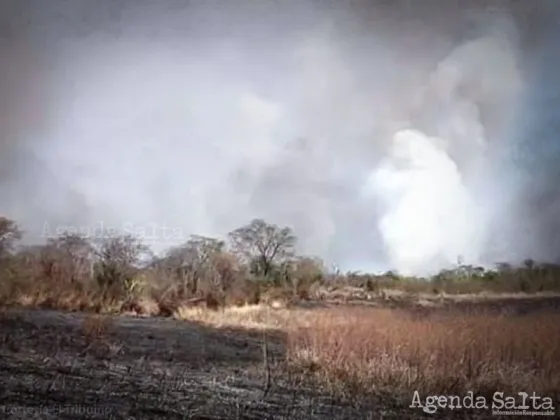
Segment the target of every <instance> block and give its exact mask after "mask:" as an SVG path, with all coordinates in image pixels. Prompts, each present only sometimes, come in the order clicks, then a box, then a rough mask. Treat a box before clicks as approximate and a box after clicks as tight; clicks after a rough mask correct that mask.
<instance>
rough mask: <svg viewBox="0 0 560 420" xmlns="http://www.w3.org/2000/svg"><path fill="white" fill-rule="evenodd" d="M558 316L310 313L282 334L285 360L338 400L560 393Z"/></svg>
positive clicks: (363, 311) (368, 310) (370, 310)
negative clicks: (378, 395) (417, 392)
mask: <svg viewBox="0 0 560 420" xmlns="http://www.w3.org/2000/svg"><path fill="white" fill-rule="evenodd" d="M559 322H560V315H558V314H534V315H527V316H524V317H515V318H513V317H512V318H507V317H502V316H497V315H494V316H488V315H486V316H483V315H467V314H453V315H451V314H448V315H446V316H439V317H435V316H428V317H422V318H420V319H419V318H415V317H414V316H411V315H410V314H405V313H402V312H398V311H394V310H389V309H377V308H365V307H362V308H337V309H328V310H317V311H314V313H313V315H311V319H307V322H306V323H307V325H304V326H296V327H294V328H291V329H290V330H289V334H288V337H289V350H288V358H289V361H290V362H291V364H292V365H293V366H295V367H297V368H298V369H300V370H301V371H307V372H313V373H314V375H315V376H316V377H317V378H319V379H320V380H321V382H322V383H323V384H324V385H327V386H328V387H330V388H332V389H333V390H335V391H337V392H339V393H340V394H343V395H355V394H356V393H360V394H363V393H364V392H365V393H375V392H395V391H398V390H401V391H403V392H409V391H410V390H411V389H421V390H423V392H430V391H433V392H437V393H440V394H441V393H443V392H459V391H461V392H465V391H469V390H472V391H474V392H493V391H494V390H497V389H500V390H503V391H507V390H511V391H515V392H517V391H519V390H531V391H533V390H535V391H537V392H539V391H540V392H543V393H547V392H548V393H550V392H558V390H559V389H560V372H559V371H560V368H559V366H558V360H560V330H559V329H558V325H559Z"/></svg>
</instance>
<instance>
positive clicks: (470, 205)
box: [366, 36, 520, 274]
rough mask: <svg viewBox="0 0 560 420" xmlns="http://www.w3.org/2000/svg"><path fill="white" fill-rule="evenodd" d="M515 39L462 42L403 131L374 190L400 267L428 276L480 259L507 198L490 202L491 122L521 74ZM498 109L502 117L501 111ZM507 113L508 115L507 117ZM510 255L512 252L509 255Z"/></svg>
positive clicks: (382, 223)
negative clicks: (494, 218) (493, 216)
mask: <svg viewBox="0 0 560 420" xmlns="http://www.w3.org/2000/svg"><path fill="white" fill-rule="evenodd" d="M513 51H514V49H513V46H512V45H510V44H509V42H508V40H507V38H503V37H492V36H488V37H484V38H480V39H477V40H474V41H471V42H468V43H466V44H465V45H462V46H460V47H459V48H457V49H456V50H454V51H453V53H452V54H451V55H450V56H449V57H447V58H446V59H445V60H444V61H443V62H441V63H440V65H439V66H438V68H437V70H436V71H435V73H434V74H433V75H432V77H431V80H430V85H429V86H428V87H427V89H426V90H425V91H424V92H423V93H422V95H423V96H422V97H421V100H420V102H419V109H418V114H417V115H414V117H413V118H412V119H411V121H409V122H408V125H410V128H405V129H401V130H399V131H397V132H396V133H395V134H394V136H393V138H392V145H391V147H390V151H389V155H388V156H387V157H386V158H385V159H384V160H383V161H382V163H381V164H380V166H379V167H378V168H377V169H376V170H375V171H374V172H373V174H372V175H371V177H370V179H369V183H368V185H367V187H366V188H369V189H370V191H371V192H372V193H373V194H374V196H375V197H376V198H378V199H380V200H381V201H382V202H383V204H384V214H383V216H382V217H381V218H380V221H379V229H380V231H381V234H382V237H383V241H384V243H385V245H386V247H387V248H388V255H389V258H390V261H391V263H392V266H393V267H395V268H396V269H398V270H399V271H401V272H403V273H409V274H410V273H420V272H422V273H428V272H430V271H433V270H437V269H441V268H444V267H449V266H450V265H452V264H454V263H456V262H457V261H458V260H463V261H466V262H469V263H478V264H480V263H481V262H482V261H483V260H482V257H483V256H484V254H485V253H486V252H487V246H488V238H486V237H485V234H488V232H489V231H488V221H489V219H488V218H489V217H490V215H491V212H492V211H495V210H497V208H498V205H499V200H500V196H499V195H497V194H496V193H495V192H494V194H495V196H494V197H491V201H490V200H489V201H484V199H485V198H486V197H485V196H484V194H483V193H484V190H483V187H484V184H481V183H480V180H482V181H486V183H485V184H486V186H488V184H491V183H492V182H493V181H492V180H490V179H487V178H486V176H485V173H484V171H485V169H488V168H487V166H488V165H490V164H492V159H491V156H489V154H488V153H487V144H488V142H489V141H492V140H494V141H498V140H499V138H498V139H496V138H495V139H490V138H488V133H487V131H489V133H490V135H492V134H494V135H496V134H497V133H499V130H495V131H493V130H492V129H493V128H494V127H492V126H489V127H486V126H485V125H484V119H483V118H484V117H485V116H487V114H488V113H493V114H494V115H492V122H493V123H494V124H498V123H499V122H500V120H499V118H501V119H502V122H503V120H505V119H507V117H508V107H507V105H508V103H512V100H513V99H515V97H516V95H517V94H519V87H520V76H519V74H518V69H517V66H516V60H515V56H514V54H513ZM485 113H486V115H485ZM496 114H498V115H496ZM499 114H501V115H499ZM501 257H506V258H507V255H502V256H501Z"/></svg>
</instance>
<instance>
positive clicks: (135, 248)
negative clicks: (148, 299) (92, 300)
mask: <svg viewBox="0 0 560 420" xmlns="http://www.w3.org/2000/svg"><path fill="white" fill-rule="evenodd" d="M148 253H149V248H148V247H147V246H146V245H144V244H142V242H141V241H140V240H139V239H138V238H136V237H134V236H131V235H121V236H113V237H108V238H103V239H101V240H99V241H98V244H97V247H96V249H95V254H96V257H97V261H96V278H97V282H98V284H99V286H100V287H101V288H102V289H103V290H104V292H107V291H117V292H121V293H122V292H124V293H125V294H126V295H128V296H130V295H131V294H133V293H134V292H136V291H137V289H138V287H139V286H140V284H139V281H138V278H137V274H138V273H139V271H140V269H141V267H140V266H141V264H142V261H143V259H144V257H145V256H146V254H148Z"/></svg>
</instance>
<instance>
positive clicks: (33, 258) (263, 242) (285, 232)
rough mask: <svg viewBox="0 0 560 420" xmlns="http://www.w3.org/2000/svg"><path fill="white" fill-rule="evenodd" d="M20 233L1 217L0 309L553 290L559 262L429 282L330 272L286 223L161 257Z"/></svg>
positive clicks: (459, 273)
mask: <svg viewBox="0 0 560 420" xmlns="http://www.w3.org/2000/svg"><path fill="white" fill-rule="evenodd" d="M22 237H23V231H22V230H21V229H20V227H19V226H18V224H17V223H16V222H15V221H12V220H9V219H7V218H4V217H0V302H1V303H2V304H4V305H24V306H36V307H52V308H59V309H84V310H85V309H87V310H94V311H117V312H118V311H122V310H135V311H144V312H146V311H147V312H150V313H154V314H156V313H160V314H171V313H173V311H174V310H175V309H176V308H177V307H178V306H179V305H181V304H183V303H185V302H201V301H203V302H205V303H206V305H207V306H210V307H220V306H227V305H243V304H251V303H255V304H256V303H260V302H263V301H264V302H266V301H270V300H271V299H282V300H285V301H296V300H307V299H321V298H324V297H325V296H327V295H329V294H330V295H333V294H334V295H336V291H337V290H342V289H344V288H352V289H354V290H358V291H360V292H361V295H360V296H362V297H364V298H366V299H368V298H369V299H372V298H375V297H379V296H385V293H387V291H391V290H398V291H400V292H404V293H414V294H422V293H423V294H431V295H434V294H435V295H437V294H466V293H468V294H472V293H479V292H485V291H486V292H494V293H506V292H507V293H515V292H521V293H536V292H545V291H560V266H559V265H553V264H541V263H537V262H534V261H532V260H527V261H525V262H524V263H523V264H521V265H520V266H514V265H511V264H506V263H502V264H498V265H497V266H496V268H495V269H493V270H485V269H484V268H482V267H474V266H470V265H463V264H461V265H458V266H457V267H456V268H454V269H451V270H445V271H442V272H440V273H439V274H437V275H435V276H433V277H431V278H416V277H404V276H400V275H398V274H397V273H393V272H387V273H384V274H379V275H375V274H362V273H357V272H354V273H353V272H349V273H341V272H333V270H329V269H328V268H327V267H325V265H324V264H323V262H322V261H321V260H319V259H317V258H313V257H309V256H299V255H297V254H296V251H295V250H296V244H297V238H296V236H295V235H294V233H293V232H292V230H291V229H290V228H288V227H279V226H276V225H274V224H270V223H267V222H265V221H264V220H261V219H255V220H252V221H251V222H250V223H248V224H247V225H245V226H241V227H239V228H238V229H235V230H234V231H232V232H231V233H229V235H228V237H227V240H226V241H223V240H220V239H216V238H209V237H203V236H192V237H191V238H190V239H189V240H188V241H187V242H186V243H184V244H182V245H180V246H177V247H174V248H172V249H169V250H168V252H167V253H166V254H165V255H164V256H163V257H161V256H155V255H153V253H152V252H151V250H150V249H149V248H148V247H147V246H145V245H144V244H142V242H141V240H140V239H139V238H136V237H133V236H130V235H120V236H119V235H112V236H107V237H96V238H88V237H85V236H82V235H79V234H76V233H73V232H66V233H63V234H61V235H59V236H58V237H55V238H49V239H48V240H47V243H46V244H43V245H35V246H22V245H21V244H20V241H21V239H22ZM147 302H149V304H148V303H147Z"/></svg>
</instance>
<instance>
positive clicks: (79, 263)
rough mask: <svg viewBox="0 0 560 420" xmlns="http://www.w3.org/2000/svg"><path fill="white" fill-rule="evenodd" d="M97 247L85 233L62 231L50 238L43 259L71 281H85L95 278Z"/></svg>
mask: <svg viewBox="0 0 560 420" xmlns="http://www.w3.org/2000/svg"><path fill="white" fill-rule="evenodd" d="M94 251H95V248H94V247H93V245H92V244H91V243H90V241H89V240H88V239H87V238H86V237H85V236H83V235H79V234H75V233H68V232H66V233H62V234H61V235H59V236H58V237H56V238H51V239H49V240H48V242H47V245H46V247H45V250H44V257H43V260H44V262H45V263H50V265H51V268H55V269H56V270H57V271H58V276H59V277H61V278H63V279H65V280H67V281H70V282H71V283H82V284H83V283H85V282H86V281H87V280H90V279H92V278H93V267H94V261H95V252H94Z"/></svg>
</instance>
